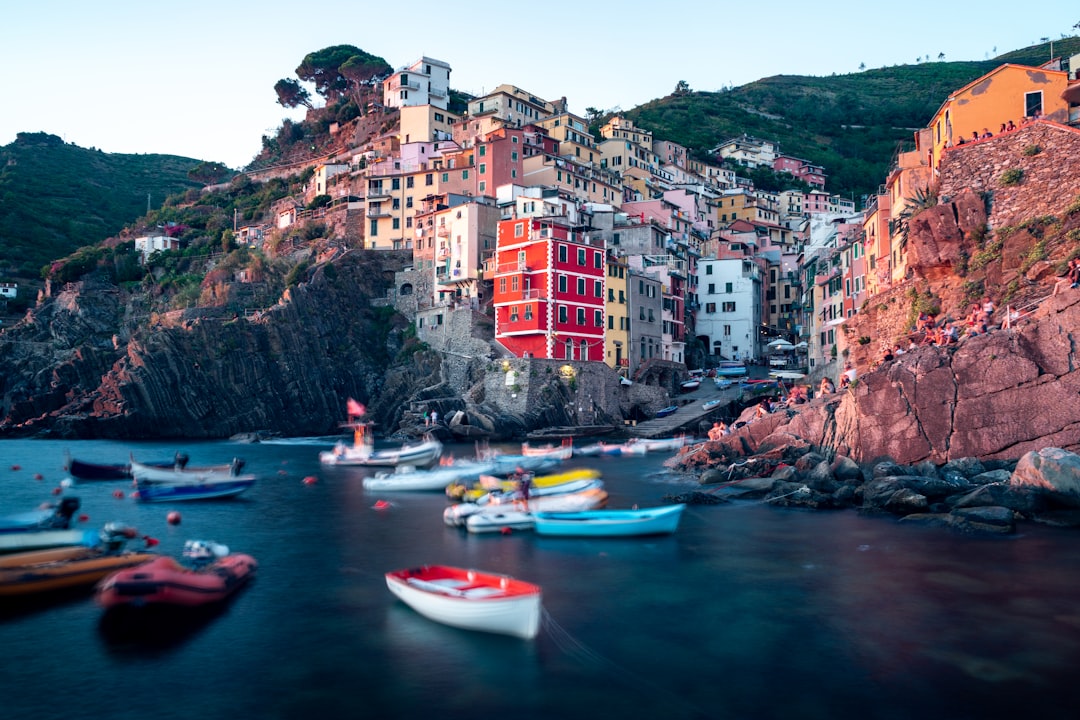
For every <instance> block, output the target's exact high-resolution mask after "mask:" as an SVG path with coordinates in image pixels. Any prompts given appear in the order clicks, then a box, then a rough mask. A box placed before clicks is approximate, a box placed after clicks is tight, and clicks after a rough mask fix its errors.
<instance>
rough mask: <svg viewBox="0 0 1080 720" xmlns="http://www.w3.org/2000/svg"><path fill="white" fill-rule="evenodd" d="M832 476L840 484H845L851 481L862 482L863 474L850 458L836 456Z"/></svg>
mask: <svg viewBox="0 0 1080 720" xmlns="http://www.w3.org/2000/svg"><path fill="white" fill-rule="evenodd" d="M832 474H833V476H834V477H835V478H836V479H837V480H840V481H841V482H847V481H851V480H858V481H860V482H861V481H862V479H863V472H862V468H861V467H859V463H857V462H855V461H854V460H852V459H851V458H849V457H847V456H845V455H838V456H837V457H836V459H835V460H833V464H832Z"/></svg>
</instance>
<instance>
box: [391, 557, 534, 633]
mask: <svg viewBox="0 0 1080 720" xmlns="http://www.w3.org/2000/svg"><path fill="white" fill-rule="evenodd" d="M386 586H387V588H389V589H390V592H392V593H393V594H394V596H395V597H397V598H398V599H399V600H401V601H402V602H403V603H405V604H406V605H408V606H409V607H411V608H412V609H413V610H415V611H416V612H418V613H420V614H421V615H423V616H424V617H426V618H428V619H430V620H434V621H435V622H439V623H442V624H444V625H449V626H451V627H457V628H462V629H465V630H478V631H481V632H489V633H498V634H501V635H510V636H513V637H518V638H522V639H525V640H531V639H532V638H534V637H536V635H537V633H539V631H540V616H541V612H540V600H541V590H540V586H539V585H534V584H532V583H528V582H524V581H522V580H516V579H514V578H512V577H510V576H508V575H498V574H495V573H487V572H482V571H479V570H468V569H464V568H457V567H451V566H449V565H424V566H422V567H416V568H409V569H405V570H394V571H392V572H388V573H386Z"/></svg>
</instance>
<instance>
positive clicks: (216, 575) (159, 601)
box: [96, 540, 259, 608]
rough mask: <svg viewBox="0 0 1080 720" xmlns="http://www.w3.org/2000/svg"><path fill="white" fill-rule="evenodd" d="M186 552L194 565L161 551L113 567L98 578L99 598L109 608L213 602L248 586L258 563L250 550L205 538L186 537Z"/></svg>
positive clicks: (197, 604)
mask: <svg viewBox="0 0 1080 720" xmlns="http://www.w3.org/2000/svg"><path fill="white" fill-rule="evenodd" d="M184 557H186V558H189V559H190V560H191V562H192V565H191V567H185V566H183V565H181V564H180V563H178V562H176V561H175V560H173V559H172V558H170V557H164V556H162V557H159V558H157V559H156V560H151V561H150V562H148V563H146V564H144V565H140V566H138V567H134V568H128V569H126V570H121V571H119V572H117V573H113V574H112V575H110V576H109V577H107V578H105V579H104V580H102V581H101V583H100V584H98V586H97V592H96V595H97V601H98V603H99V604H100V605H102V606H103V607H105V608H115V607H144V606H149V605H165V606H179V607H199V606H203V605H209V604H212V603H217V602H220V601H222V600H225V599H226V598H228V597H229V596H230V595H232V594H233V593H234V592H236V590H238V589H239V588H241V587H243V586H244V585H245V584H246V583H247V582H248V581H249V580H250V579H251V578H252V576H254V574H255V570H256V569H257V568H258V566H259V565H258V563H257V562H255V558H253V557H251V556H250V555H245V554H243V553H230V552H229V549H228V548H227V547H225V546H224V545H219V544H217V543H212V542H206V541H203V540H189V541H188V542H187V543H185V545H184Z"/></svg>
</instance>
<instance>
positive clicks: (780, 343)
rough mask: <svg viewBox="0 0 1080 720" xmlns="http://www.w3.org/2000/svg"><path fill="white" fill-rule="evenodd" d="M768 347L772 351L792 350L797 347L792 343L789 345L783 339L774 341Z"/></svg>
mask: <svg viewBox="0 0 1080 720" xmlns="http://www.w3.org/2000/svg"><path fill="white" fill-rule="evenodd" d="M766 347H768V348H769V349H771V350H791V349H792V348H794V347H795V346H794V345H792V344H791V343H789V342H788V341H787V340H784V339H783V338H779V339H777V340H773V341H772V342H771V343H769V344H768V345H766Z"/></svg>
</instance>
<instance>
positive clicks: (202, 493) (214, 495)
mask: <svg viewBox="0 0 1080 720" xmlns="http://www.w3.org/2000/svg"><path fill="white" fill-rule="evenodd" d="M136 483H137V484H138V490H137V491H136V493H137V495H136V497H137V499H138V500H139V502H171V501H184V500H219V499H224V498H231V497H236V496H237V495H239V494H241V493H243V492H247V491H248V490H249V489H251V486H252V485H254V484H255V476H254V475H239V476H235V477H232V478H229V479H224V480H215V481H209V482H147V481H145V480H137V481H136Z"/></svg>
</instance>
